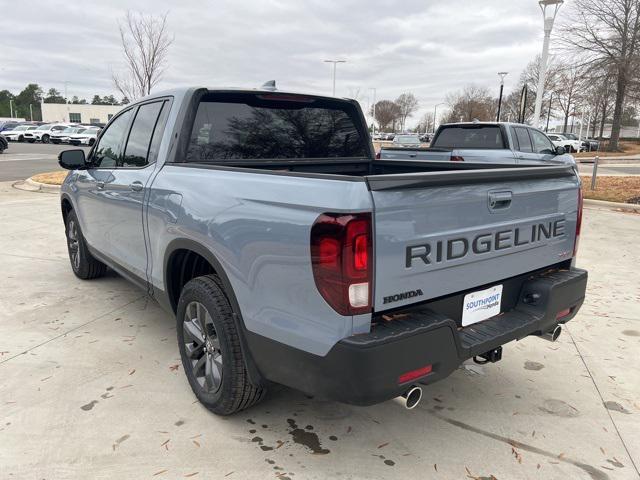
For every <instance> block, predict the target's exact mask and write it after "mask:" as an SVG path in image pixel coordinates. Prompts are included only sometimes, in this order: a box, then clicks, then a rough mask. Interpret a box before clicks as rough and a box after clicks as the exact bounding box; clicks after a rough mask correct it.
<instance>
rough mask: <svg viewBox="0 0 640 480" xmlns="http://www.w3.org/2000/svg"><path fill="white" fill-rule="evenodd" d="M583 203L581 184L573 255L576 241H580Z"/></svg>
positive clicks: (575, 250) (574, 254)
mask: <svg viewBox="0 0 640 480" xmlns="http://www.w3.org/2000/svg"><path fill="white" fill-rule="evenodd" d="M583 204H584V195H583V193H582V186H581V187H580V188H579V189H578V216H577V218H576V240H575V242H574V244H573V256H574V257H575V256H576V255H577V253H578V243H579V242H580V230H582V210H583Z"/></svg>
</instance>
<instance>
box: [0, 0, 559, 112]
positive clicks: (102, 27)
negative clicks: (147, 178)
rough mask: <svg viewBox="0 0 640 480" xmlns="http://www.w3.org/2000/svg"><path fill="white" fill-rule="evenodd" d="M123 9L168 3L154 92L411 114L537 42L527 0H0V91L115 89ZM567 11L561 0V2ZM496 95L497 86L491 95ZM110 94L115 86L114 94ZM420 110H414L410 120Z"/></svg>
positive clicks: (531, 1) (521, 60)
mask: <svg viewBox="0 0 640 480" xmlns="http://www.w3.org/2000/svg"><path fill="white" fill-rule="evenodd" d="M127 9H131V10H137V11H142V12H146V13H161V12H164V11H169V29H170V31H171V32H172V33H173V34H174V35H175V42H174V43H173V45H172V46H171V50H170V55H169V68H168V70H167V72H166V74H165V76H164V78H163V80H162V82H161V84H160V85H159V87H158V88H159V89H162V88H165V87H171V86H177V85H198V86H200V85H203V86H242V87H255V86H259V85H260V84H262V83H263V82H264V81H266V80H269V79H275V80H276V81H277V83H278V86H279V87H280V88H283V89H293V90H302V91H308V92H313V93H328V94H330V93H331V68H332V67H331V65H330V64H325V63H323V62H322V60H323V59H327V58H337V59H344V60H347V63H346V64H341V65H338V75H337V87H336V94H337V95H339V96H350V97H354V96H356V94H357V92H358V89H359V92H360V93H359V100H360V101H361V103H362V104H363V106H364V107H365V108H366V107H367V106H368V104H369V101H370V95H371V91H370V90H369V88H370V87H376V88H377V99H378V100H381V99H384V98H389V99H394V98H396V97H397V96H398V95H399V94H400V93H402V92H407V91H409V92H413V93H414V94H415V95H416V96H417V97H418V98H419V100H420V103H421V107H422V108H421V111H426V110H427V109H429V110H432V108H433V105H434V104H436V103H439V102H442V101H443V99H444V96H445V94H446V93H447V92H448V91H451V90H455V89H458V88H461V87H462V86H464V85H465V84H468V83H476V84H478V85H485V86H490V87H491V88H495V89H496V92H497V89H498V76H497V72H498V71H503V70H504V71H508V72H510V75H509V76H508V77H507V80H506V88H507V91H508V90H509V89H510V88H512V87H513V86H514V85H515V83H516V82H517V77H518V76H519V74H520V72H521V70H522V69H523V68H524V67H525V65H526V64H527V63H528V62H529V61H530V60H531V59H532V58H533V57H534V56H535V55H536V54H537V53H539V52H540V50H541V46H542V16H541V14H540V10H539V7H538V4H537V1H536V0H448V1H432V0H404V1H402V2H400V1H382V0H343V1H332V0H312V1H307V0H245V1H241V0H236V1H231V0H229V1H227V0H218V1H206V2H203V1H193V0H192V1H186V2H175V1H167V0H127V1H125V0H102V1H100V2H78V1H73V0H64V1H57V0H46V1H44V0H42V1H38V0H31V1H20V2H17V1H14V0H0V11H2V16H3V22H2V24H3V25H2V31H3V35H2V45H1V46H0V89H5V88H6V89H9V90H11V91H12V92H14V93H18V91H19V90H21V89H22V88H23V87H24V86H25V85H26V84H27V83H31V82H35V83H38V84H39V85H40V86H41V87H42V88H43V89H44V90H45V91H46V90H47V89H49V88H56V89H58V90H60V91H61V92H63V93H64V87H65V84H64V82H65V81H67V82H69V83H68V95H69V97H71V96H73V95H78V96H79V97H81V98H82V97H85V98H87V99H89V100H90V99H91V96H93V95H94V94H100V95H106V94H111V93H114V94H115V93H116V91H115V88H113V85H112V81H111V71H112V70H116V71H117V70H118V69H121V68H122V67H123V64H122V53H121V46H120V39H119V34H118V27H117V21H118V20H119V19H121V18H122V17H123V15H124V14H125V12H126V10H127ZM563 10H566V6H565V7H563V9H562V10H561V14H562V12H563ZM496 95H497V93H496ZM118 97H119V95H118ZM417 117H418V115H416V117H415V118H414V121H413V122H411V123H415V121H416V120H417Z"/></svg>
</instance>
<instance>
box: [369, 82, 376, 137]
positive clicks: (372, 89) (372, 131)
mask: <svg viewBox="0 0 640 480" xmlns="http://www.w3.org/2000/svg"><path fill="white" fill-rule="evenodd" d="M369 90H371V91H373V106H372V107H371V115H373V127H372V129H371V133H372V134H373V135H375V134H376V88H375V87H370V88H369Z"/></svg>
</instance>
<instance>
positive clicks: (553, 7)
mask: <svg viewBox="0 0 640 480" xmlns="http://www.w3.org/2000/svg"><path fill="white" fill-rule="evenodd" d="M563 3H564V0H540V1H539V2H538V5H540V10H542V17H543V19H544V42H543V43H542V56H541V57H540V73H539V75H538V89H537V91H536V107H535V110H534V112H533V126H534V127H538V123H539V122H540V111H541V110H542V95H543V94H544V82H545V80H546V77H547V60H548V57H549V40H550V38H551V30H553V22H554V21H555V19H556V15H557V14H558V10H560V6H561V5H562V4H563Z"/></svg>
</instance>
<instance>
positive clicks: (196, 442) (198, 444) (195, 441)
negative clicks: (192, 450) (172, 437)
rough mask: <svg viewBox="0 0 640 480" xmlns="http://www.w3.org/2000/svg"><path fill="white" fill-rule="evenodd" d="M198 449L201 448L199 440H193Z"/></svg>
mask: <svg viewBox="0 0 640 480" xmlns="http://www.w3.org/2000/svg"><path fill="white" fill-rule="evenodd" d="M191 441H192V442H193V443H194V444H195V446H196V447H198V448H200V443H199V442H198V441H197V440H191Z"/></svg>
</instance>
